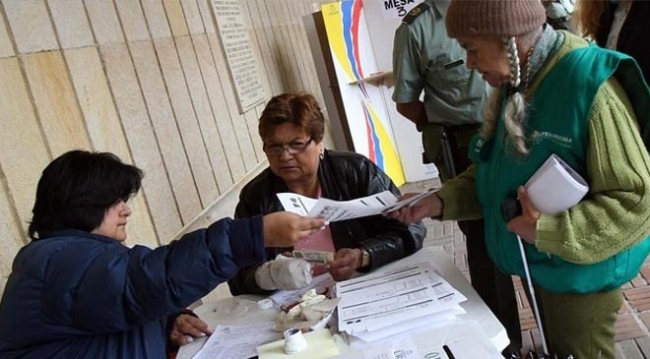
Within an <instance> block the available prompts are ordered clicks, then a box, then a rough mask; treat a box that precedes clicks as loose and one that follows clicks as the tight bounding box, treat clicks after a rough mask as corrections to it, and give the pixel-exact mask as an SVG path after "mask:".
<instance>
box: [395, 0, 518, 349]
mask: <svg viewBox="0 0 650 359" xmlns="http://www.w3.org/2000/svg"><path fill="white" fill-rule="evenodd" d="M448 5H449V0H426V1H424V2H422V3H421V4H419V5H418V6H416V7H415V8H413V9H412V10H411V11H410V12H409V13H408V14H407V15H406V16H405V17H404V20H403V22H402V24H401V25H400V26H399V27H398V28H397V31H396V32H395V41H394V48H393V77H394V79H395V90H394V93H393V101H395V102H396V103H397V111H398V112H399V113H400V114H402V115H403V116H404V117H406V118H407V119H409V120H411V121H412V122H413V123H415V125H416V126H417V129H418V131H420V132H422V144H423V147H424V154H423V161H424V163H434V164H435V165H436V167H437V168H438V172H439V174H440V179H441V180H442V181H443V182H445V181H446V180H448V179H450V178H453V177H455V176H456V175H457V174H460V173H462V172H463V171H465V169H467V167H468V166H469V164H470V160H469V159H468V156H467V151H468V145H469V141H470V139H471V138H472V137H473V136H474V135H475V134H476V133H477V131H478V129H479V128H480V124H481V120H482V111H483V104H484V102H485V99H486V96H487V91H488V86H487V84H486V83H485V81H483V79H482V78H481V75H480V74H479V73H478V72H476V71H470V70H469V69H468V68H467V67H466V66H465V50H463V48H461V47H460V45H459V44H458V42H456V40H454V39H451V38H449V37H448V36H447V30H446V28H445V20H444V16H445V14H446V12H447V7H448ZM422 92H424V101H421V100H420V95H421V93H422ZM458 225H459V227H460V228H461V230H462V231H463V233H464V234H465V236H466V238H467V261H468V266H469V272H470V277H471V281H472V286H473V287H474V288H475V289H476V291H477V292H478V294H479V295H480V296H481V298H482V299H483V300H484V301H485V303H486V304H487V305H488V306H489V307H490V309H491V310H492V311H493V312H494V314H495V315H496V316H497V318H498V319H499V320H500V321H501V323H502V324H503V325H504V327H506V330H507V332H508V336H509V337H510V341H511V344H510V346H509V347H508V348H507V349H506V351H505V352H504V354H509V352H518V350H519V349H520V348H521V329H520V325H519V314H518V311H517V301H516V298H515V291H514V287H513V284H512V279H511V277H510V276H506V275H504V274H502V273H501V272H499V270H498V269H497V268H496V267H495V266H494V264H493V263H492V261H491V260H490V258H489V257H488V255H487V250H486V248H485V241H484V238H483V235H484V233H483V221H482V220H476V221H464V222H459V223H458Z"/></svg>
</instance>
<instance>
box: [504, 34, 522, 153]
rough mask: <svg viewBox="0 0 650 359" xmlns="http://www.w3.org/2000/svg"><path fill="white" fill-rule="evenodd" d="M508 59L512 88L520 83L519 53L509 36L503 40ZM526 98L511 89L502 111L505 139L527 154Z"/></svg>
mask: <svg viewBox="0 0 650 359" xmlns="http://www.w3.org/2000/svg"><path fill="white" fill-rule="evenodd" d="M504 44H505V47H506V51H507V53H508V60H509V62H510V85H511V86H512V87H514V88H516V87H519V85H520V84H521V66H520V61H519V54H518V52H517V43H516V42H515V38H514V37H511V38H508V39H505V40H504ZM526 108H527V104H526V99H525V97H524V94H523V93H522V92H521V91H513V92H512V93H511V94H510V95H509V96H508V99H507V101H506V108H505V113H504V116H503V117H504V124H505V128H506V132H507V135H506V139H507V140H508V141H510V142H511V143H512V145H513V146H514V149H515V151H516V152H517V153H519V154H521V155H527V154H528V146H527V145H526V137H525V133H524V128H525V122H526Z"/></svg>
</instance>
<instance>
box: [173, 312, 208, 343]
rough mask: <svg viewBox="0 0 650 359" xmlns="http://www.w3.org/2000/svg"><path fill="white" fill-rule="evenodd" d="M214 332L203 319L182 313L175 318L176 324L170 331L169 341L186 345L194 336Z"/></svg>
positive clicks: (198, 336) (202, 335)
mask: <svg viewBox="0 0 650 359" xmlns="http://www.w3.org/2000/svg"><path fill="white" fill-rule="evenodd" d="M210 334H212V331H211V330H210V329H209V328H208V325H207V324H206V323H205V322H204V321H202V320H201V319H199V318H197V317H194V316H191V315H189V314H181V315H179V316H178V317H176V320H174V325H173V327H172V330H171V332H170V333H169V341H170V342H171V343H172V344H174V345H178V346H181V345H185V344H187V343H191V342H193V341H194V338H200V337H204V336H206V335H210Z"/></svg>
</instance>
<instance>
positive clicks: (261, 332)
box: [193, 322, 282, 359]
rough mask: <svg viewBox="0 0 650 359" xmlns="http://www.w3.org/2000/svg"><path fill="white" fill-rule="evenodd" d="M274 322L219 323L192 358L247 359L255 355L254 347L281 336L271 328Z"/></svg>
mask: <svg viewBox="0 0 650 359" xmlns="http://www.w3.org/2000/svg"><path fill="white" fill-rule="evenodd" d="M273 326H274V323H273V322H269V323H262V324H251V325H219V326H217V327H216V328H215V330H214V332H213V333H212V335H210V338H208V341H207V342H205V345H203V348H201V350H199V352H198V353H196V355H195V356H194V358H193V359H214V358H229V359H248V358H250V357H254V356H256V355H257V350H256V348H257V347H258V346H260V345H262V344H266V343H270V342H273V341H276V340H279V339H281V338H282V333H279V332H276V331H274V330H273Z"/></svg>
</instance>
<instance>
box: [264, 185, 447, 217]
mask: <svg viewBox="0 0 650 359" xmlns="http://www.w3.org/2000/svg"><path fill="white" fill-rule="evenodd" d="M434 192H435V191H434V190H429V191H427V192H423V193H420V194H418V195H416V196H413V197H410V198H407V199H405V200H403V201H398V199H397V197H395V195H394V194H393V193H392V192H390V191H384V192H381V193H376V194H373V195H370V196H366V197H363V198H357V199H353V200H349V201H334V200H331V199H327V198H319V199H318V200H316V199H313V198H309V197H305V196H302V195H299V194H297V193H290V192H284V193H278V194H277V196H278V199H279V200H280V203H281V204H282V206H283V207H284V209H285V210H286V211H288V212H293V213H296V214H299V215H301V216H306V217H318V218H323V219H325V220H326V221H328V222H336V221H342V220H347V219H353V218H359V217H367V216H373V215H376V214H380V213H387V212H391V211H395V210H398V209H400V208H402V207H404V206H411V205H413V204H415V203H417V202H418V201H419V200H420V199H422V198H424V197H426V196H428V195H430V194H432V193H434Z"/></svg>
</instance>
